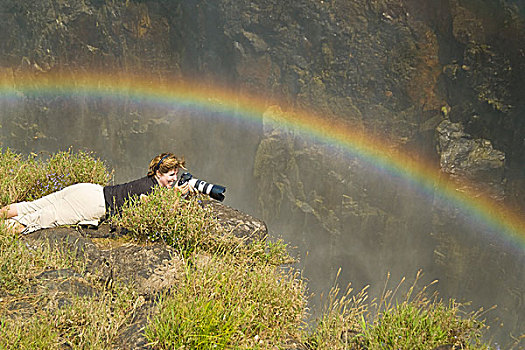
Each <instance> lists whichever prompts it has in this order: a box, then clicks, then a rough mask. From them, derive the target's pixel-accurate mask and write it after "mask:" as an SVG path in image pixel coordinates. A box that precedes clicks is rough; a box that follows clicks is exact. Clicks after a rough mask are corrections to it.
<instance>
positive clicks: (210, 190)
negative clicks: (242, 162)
mask: <svg viewBox="0 0 525 350" xmlns="http://www.w3.org/2000/svg"><path fill="white" fill-rule="evenodd" d="M186 182H188V183H189V184H190V186H191V187H193V188H194V189H196V190H197V191H199V192H201V193H204V194H207V195H208V196H210V197H211V198H213V199H216V200H218V201H220V202H222V201H223V200H224V192H226V187H224V186H220V185H214V184H210V183H208V182H206V181H203V180H199V179H195V178H194V177H193V175H191V174H190V173H182V175H181V177H180V179H179V182H178V185H179V186H180V185H183V184H185V183H186Z"/></svg>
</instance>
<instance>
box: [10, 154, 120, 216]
mask: <svg viewBox="0 0 525 350" xmlns="http://www.w3.org/2000/svg"><path fill="white" fill-rule="evenodd" d="M110 177H111V175H110V173H109V172H108V170H107V168H106V166H105V165H104V163H103V162H102V161H101V160H99V159H96V158H94V157H93V156H92V154H90V153H86V152H82V151H80V152H77V153H73V152H72V151H71V150H69V151H65V152H58V153H55V154H53V155H52V156H51V157H50V158H49V159H47V160H42V159H40V158H39V157H38V156H37V155H34V154H32V155H30V156H27V157H24V156H22V155H20V154H16V153H14V152H12V151H11V150H10V149H5V150H3V149H0V191H1V192H0V193H1V197H0V205H2V206H3V205H6V204H9V203H15V202H21V201H30V200H34V199H37V198H40V197H43V196H45V195H47V194H49V193H52V192H55V191H58V190H61V189H63V188H64V187H67V186H69V185H73V184H75V183H81V182H90V183H97V184H100V185H106V184H107V183H108V182H109V179H110Z"/></svg>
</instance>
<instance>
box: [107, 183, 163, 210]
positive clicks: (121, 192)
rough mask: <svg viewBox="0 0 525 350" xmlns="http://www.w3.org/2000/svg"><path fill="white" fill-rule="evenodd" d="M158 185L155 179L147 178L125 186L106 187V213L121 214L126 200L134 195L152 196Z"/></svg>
mask: <svg viewBox="0 0 525 350" xmlns="http://www.w3.org/2000/svg"><path fill="white" fill-rule="evenodd" d="M157 185H158V183H157V180H156V179H155V177H153V176H145V177H143V178H140V179H138V180H134V181H131V182H127V183H125V184H120V185H114V186H105V187H104V200H105V201H106V213H107V214H109V215H114V214H116V213H118V212H120V208H121V207H122V205H123V204H124V202H125V201H126V199H129V198H130V197H131V196H133V195H136V196H140V195H141V194H146V195H147V194H150V193H151V191H153V187H154V186H157Z"/></svg>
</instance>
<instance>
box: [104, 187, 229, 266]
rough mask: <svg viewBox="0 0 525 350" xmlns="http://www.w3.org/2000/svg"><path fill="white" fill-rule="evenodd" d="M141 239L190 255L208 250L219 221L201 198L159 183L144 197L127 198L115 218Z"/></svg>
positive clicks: (115, 221)
mask: <svg viewBox="0 0 525 350" xmlns="http://www.w3.org/2000/svg"><path fill="white" fill-rule="evenodd" d="M111 221H112V223H113V224H114V225H117V226H120V227H124V228H125V229H126V230H127V231H128V234H129V235H130V236H131V237H132V238H135V239H138V240H141V241H150V242H156V241H163V242H165V243H166V244H168V245H170V246H172V247H174V248H175V249H176V250H177V251H178V252H179V253H181V255H183V256H185V257H188V256H190V255H191V254H192V253H194V252H195V251H196V249H198V248H201V249H206V248H209V246H210V245H212V244H213V236H214V235H215V236H217V233H218V227H219V226H218V222H217V220H215V219H214V218H213V217H212V215H211V212H210V209H208V208H205V207H203V206H202V205H201V203H200V200H199V198H198V197H191V198H190V199H184V198H182V197H181V195H180V193H179V192H176V191H173V190H170V189H168V188H165V187H160V186H157V187H155V188H154V189H153V192H152V193H151V194H150V195H148V196H147V197H146V198H144V199H142V200H141V199H139V198H138V197H133V198H131V199H130V200H128V201H126V202H125V203H124V205H123V207H122V210H121V212H120V215H116V216H114V217H112V219H111Z"/></svg>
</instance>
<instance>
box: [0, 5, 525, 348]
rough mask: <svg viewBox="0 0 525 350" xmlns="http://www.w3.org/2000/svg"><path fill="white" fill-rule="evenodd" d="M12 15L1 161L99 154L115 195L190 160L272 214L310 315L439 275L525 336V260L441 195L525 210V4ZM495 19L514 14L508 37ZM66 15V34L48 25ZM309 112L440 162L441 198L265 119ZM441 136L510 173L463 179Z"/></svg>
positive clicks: (1, 101) (94, 9)
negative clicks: (454, 181)
mask: <svg viewBox="0 0 525 350" xmlns="http://www.w3.org/2000/svg"><path fill="white" fill-rule="evenodd" d="M0 4H1V5H2V6H3V8H4V10H5V11H4V14H3V17H0V23H1V25H2V29H3V30H4V32H5V33H7V34H8V35H7V36H6V37H7V38H8V40H6V41H5V42H4V43H2V50H1V51H2V54H1V56H0V58H1V61H0V64H1V66H0V74H1V76H2V87H4V86H6V87H8V89H9V91H14V92H16V93H8V94H5V95H2V94H0V97H1V98H0V110H1V120H0V124H1V129H0V146H1V147H2V148H10V149H12V150H14V151H17V152H21V153H24V154H28V155H29V154H31V153H32V154H38V156H39V157H46V156H47V155H49V154H51V153H54V152H56V151H59V150H67V149H70V148H71V149H72V150H73V151H75V150H88V151H92V152H94V154H95V155H96V156H97V157H100V158H101V159H102V160H104V161H105V162H106V164H107V165H108V167H109V168H110V169H113V170H114V177H113V181H114V183H122V182H125V181H129V180H133V179H136V178H138V177H141V176H144V175H145V173H146V171H147V165H148V164H149V161H150V160H151V159H152V158H153V157H154V156H155V155H157V154H159V153H161V152H166V151H169V152H173V153H175V154H177V155H179V156H184V157H185V159H186V161H187V167H188V170H189V171H190V172H191V173H192V174H193V176H194V177H196V178H199V179H203V180H205V181H207V182H211V183H216V184H220V185H224V186H225V187H226V188H227V192H226V199H225V201H224V203H225V204H226V205H228V206H231V207H234V208H236V209H239V210H241V211H243V212H246V213H247V214H250V215H253V216H255V217H258V218H261V219H263V220H264V221H265V222H266V224H267V226H268V229H269V232H270V236H271V237H270V239H279V238H282V239H284V241H286V242H289V245H290V248H291V253H292V255H294V256H295V257H296V258H297V259H298V262H297V264H296V265H295V266H296V267H297V268H298V269H300V270H302V271H303V273H302V275H303V277H304V278H305V279H306V280H307V281H308V288H309V293H311V294H312V296H311V301H310V304H311V305H310V306H311V309H312V314H313V316H312V318H315V315H316V314H317V313H318V312H319V310H320V309H321V308H322V300H321V299H322V297H321V296H322V295H326V293H327V292H328V291H329V290H330V288H331V287H332V286H333V285H334V284H335V283H338V284H339V285H340V286H342V287H343V289H344V287H346V286H347V285H348V284H351V286H352V287H353V288H354V290H355V291H356V292H358V291H360V290H361V289H362V288H364V287H365V286H370V287H369V289H368V290H369V293H370V295H371V297H372V298H375V297H380V296H381V293H382V291H383V289H384V288H385V284H387V285H388V288H389V289H395V288H396V286H397V285H398V283H399V282H400V281H401V280H402V279H403V278H406V281H405V282H404V284H403V285H402V287H401V288H400V289H399V295H400V297H402V295H403V293H404V292H405V291H406V290H407V289H408V287H409V286H410V285H411V283H412V282H413V281H414V279H415V277H416V275H417V274H418V271H422V272H423V277H422V278H421V280H420V281H419V282H418V285H419V286H421V287H423V286H424V285H426V284H429V283H431V282H432V281H434V280H438V283H437V284H435V285H433V287H432V288H431V292H433V291H436V292H438V293H439V296H440V297H442V298H443V299H445V300H446V299H448V298H453V299H456V300H458V301H459V302H471V305H470V306H468V309H469V310H478V309H479V308H481V307H482V308H484V309H490V308H491V307H492V306H494V305H497V308H495V309H494V310H491V311H489V312H488V313H487V314H486V315H485V317H486V318H487V322H488V324H489V325H490V326H491V330H490V334H489V337H492V338H493V340H494V341H496V342H498V343H499V344H503V346H506V345H509V344H511V343H513V340H512V338H511V335H512V336H513V337H518V336H519V335H521V334H524V333H525V320H524V317H525V316H524V315H525V303H524V302H523V301H524V299H525V254H524V251H523V248H522V247H520V246H519V244H518V245H516V244H515V243H513V242H511V241H509V240H507V239H506V237H505V236H504V235H503V234H502V233H501V232H498V231H497V230H496V231H495V229H494V227H492V226H490V225H489V224H488V222H484V220H483V218H481V219H480V218H473V217H471V216H469V214H468V213H466V212H465V210H464V208H462V207H460V206H458V204H457V203H454V202H452V201H450V199H449V198H447V197H446V196H443V194H442V193H441V192H440V184H439V183H438V182H439V179H441V178H443V179H444V178H448V177H452V178H453V177H454V176H457V177H460V176H465V177H469V176H470V177H469V178H468V179H469V180H470V181H472V182H473V183H476V184H477V186H479V191H480V194H481V192H483V191H487V193H489V195H491V196H493V197H494V198H495V200H496V201H499V202H501V203H502V204H503V205H508V207H509V208H511V207H512V208H518V211H519V210H521V209H524V208H525V200H524V199H523V198H524V197H523V196H524V193H525V187H524V186H523V185H524V184H525V182H524V179H525V169H524V168H525V167H523V164H524V163H523V161H524V160H525V151H524V149H525V144H524V143H523V142H524V141H523V131H524V130H525V123H524V122H523V118H520V116H522V114H523V112H524V111H525V109H524V108H525V107H524V104H523V102H522V101H520V93H519V86H520V85H519V83H520V82H521V81H522V80H521V78H520V77H523V76H524V74H525V67H524V65H523V60H522V58H523V57H522V56H523V52H521V51H520V49H519V48H520V47H522V46H520V45H521V43H522V42H523V37H522V36H521V34H522V33H523V10H522V9H523V8H524V6H523V4H522V2H520V1H513V2H499V1H486V2H484V7H483V6H481V7H480V8H482V10H479V12H476V10H475V8H476V6H475V5H476V4H474V5H473V4H470V2H468V1H465V2H462V1H452V2H447V1H439V2H432V1H427V2H422V4H420V3H416V2H414V1H393V0H392V1H378V2H367V1H356V2H355V3H352V4H350V3H349V2H335V1H325V2H323V3H322V4H318V3H317V2H316V3H314V2H309V1H300V2H297V3H293V4H291V3H290V4H288V3H287V2H282V3H281V2H273V1H257V2H253V3H252V2H244V1H239V2H237V3H236V2H232V1H219V2H214V3H212V4H210V3H208V2H205V1H183V2H177V1H172V2H170V1H161V0H158V1H131V2H129V3H128V4H127V5H124V4H120V5H116V4H110V3H109V2H105V1H90V2H85V3H83V5H79V4H77V3H75V4H72V3H70V2H68V1H58V0H57V1H46V2H43V3H42V4H30V3H29V2H24V1H21V2H18V3H15V2H11V1H5V0H4V1H1V0H0ZM52 5H54V6H52ZM425 6H428V7H429V8H428V9H425ZM51 8H53V10H51ZM487 9H493V10H494V11H496V12H495V13H498V16H494V21H493V22H490V21H488V19H487V15H486V11H487ZM43 10H46V11H47V12H44V11H43ZM48 10H49V11H48ZM505 11H506V12H505ZM509 14H510V15H509ZM505 16H507V17H505ZM13 18H14V19H13ZM56 18H61V21H62V27H65V28H67V30H65V29H63V28H62V27H61V26H60V25H58V24H56V22H55V23H54V24H49V23H52V21H54V20H55V19H56ZM509 18H510V19H509ZM500 19H501V20H500ZM97 21H98V22H97ZM505 21H507V22H505ZM95 22H96V23H98V24H97V25H95V24H94V23H95ZM502 23H507V27H505V28H500V27H499V26H502V25H503V24H502ZM508 23H512V25H508ZM498 28H499V29H498ZM496 32H498V33H502V34H498V35H501V37H498V36H497V35H496V34H495V33H496ZM480 33H481V34H480ZM502 38H504V39H505V40H503V39H502ZM483 45H485V46H483ZM487 45H488V46H489V48H490V50H489V49H487V48H486V47H487ZM498 45H499V46H498ZM483 48H485V49H483ZM483 50H485V51H483ZM520 52H521V53H520ZM520 55H521V56H520ZM487 57H490V59H489V58H487ZM508 67H511V68H512V70H508ZM510 71H512V74H511V73H509V72H510ZM22 72H24V73H25V72H29V73H30V74H32V75H33V76H34V77H35V81H37V78H42V77H46V75H51V74H57V73H58V76H60V74H61V72H62V73H63V74H64V75H67V74H70V75H71V76H75V75H76V74H77V75H78V76H82V75H83V74H88V75H89V74H90V73H95V72H103V74H105V75H107V76H109V77H112V78H114V80H115V81H119V79H120V78H121V77H122V76H123V75H137V76H140V77H146V79H150V80H151V83H152V85H155V84H163V83H166V82H169V81H177V79H184V80H185V81H193V82H195V84H201V85H209V86H213V87H215V88H218V89H220V87H221V86H224V87H225V88H228V89H231V90H233V91H235V93H236V94H237V95H238V96H239V98H240V97H242V96H247V95H250V96H257V97H258V98H260V99H261V100H262V101H265V103H266V107H267V110H266V111H257V110H254V111H251V113H253V114H255V115H256V117H255V118H247V117H245V114H246V111H245V110H243V109H242V108H239V109H238V110H235V108H234V109H232V110H231V111H229V112H228V113H225V112H221V111H220V110H219V108H218V110H217V111H213V110H210V108H203V107H201V106H189V107H188V106H182V105H177V104H173V105H166V104H160V103H156V102H155V101H151V100H148V99H146V98H144V99H138V98H136V97H134V96H131V95H130V96H120V97H118V98H115V97H112V96H104V95H103V94H100V95H96V96H94V95H90V94H85V95H82V94H75V95H72V94H69V93H68V92H67V91H62V92H57V91H58V90H59V89H57V91H55V92H53V93H39V92H38V91H36V92H35V93H29V92H25V91H23V90H20V89H18V88H17V86H18V78H19V77H20V76H21V74H22ZM494 72H496V73H497V74H496V75H494V74H493V73H494ZM489 76H490V77H497V80H496V81H493V80H491V79H496V78H489ZM57 84H58V83H57ZM79 85H81V79H79ZM482 88H484V89H485V90H482ZM210 99H213V96H210ZM232 105H234V103H232ZM287 108H289V110H287ZM293 108H297V110H307V111H309V112H311V113H314V114H316V115H321V116H323V118H326V120H333V121H334V122H335V121H337V122H341V121H343V122H348V123H349V125H354V126H355V127H356V128H360V129H362V130H364V131H366V132H367V133H370V134H373V135H377V136H378V137H382V138H384V140H390V141H389V142H391V145H392V148H393V149H396V150H398V151H400V152H405V151H407V152H411V153H416V154H417V155H418V157H420V159H421V160H422V161H423V160H424V161H426V162H428V163H429V164H432V166H433V167H434V168H433V169H430V170H429V171H431V173H432V174H435V179H436V180H435V181H436V184H435V187H434V191H429V190H428V189H422V187H421V186H420V185H418V184H417V183H414V182H413V181H411V179H410V176H409V174H401V175H393V174H392V173H389V172H388V171H385V169H384V168H382V167H381V166H380V164H379V165H378V164H375V163H374V162H372V161H371V160H370V159H367V158H366V157H363V156H360V155H359V154H356V153H355V152H353V150H351V149H348V148H345V147H344V146H341V145H338V144H337V143H335V142H330V139H325V140H319V139H316V138H313V137H311V135H308V134H306V133H304V132H303V131H302V130H299V129H293V128H290V127H285V126H282V125H279V123H277V124H275V123H273V122H271V121H270V120H269V119H268V118H267V116H265V112H267V111H274V110H281V112H282V113H283V114H286V113H288V112H290V113H292V112H293ZM279 113H280V112H279ZM443 121H450V122H451V123H457V124H458V125H459V124H461V125H462V126H463V127H464V128H465V129H464V134H461V137H459V139H461V140H472V141H473V142H474V141H476V142H478V141H479V142H478V143H479V144H482V145H485V144H486V142H488V143H489V144H490V147H491V150H492V149H494V150H496V151H498V152H501V153H502V154H504V156H505V162H504V165H500V164H499V163H497V162H495V161H493V159H492V158H490V159H488V160H487V159H485V158H483V159H481V160H482V161H485V162H486V163H490V166H491V167H487V168H483V169H481V170H479V171H478V170H476V169H477V168H475V167H474V166H473V165H472V164H468V167H467V168H465V169H466V170H464V171H463V172H461V171H459V170H458V172H455V173H451V172H447V171H445V170H446V169H445V166H444V165H443V164H444V160H443V159H445V160H448V161H450V162H454V161H456V159H454V158H452V156H450V154H448V157H450V158H446V156H447V152H446V150H444V149H443V145H442V144H440V143H439V140H438V136H437V131H436V130H438V129H439V126H440V125H443V124H441V123H442V122H443ZM462 132H463V131H462ZM327 140H328V141H327ZM458 147H459V146H458ZM465 147H466V146H464V148H465ZM469 147H470V146H469ZM481 150H486V148H482V149H481ZM458 158H459V157H458ZM465 158H468V157H466V156H465ZM464 163H465V162H463V163H461V164H460V162H458V163H457V164H460V165H461V166H463V164H464ZM473 163H474V165H476V164H479V163H483V162H478V163H476V162H475V161H474V162H473ZM454 164H456V163H454ZM483 164H484V163H483ZM494 164H496V165H494ZM458 167H459V165H458ZM458 167H456V168H455V169H457V168H458ZM460 170H461V169H460ZM465 174H466V175H465ZM479 174H481V175H479ZM478 175H479V176H478ZM472 200H473V201H475V200H476V199H475V198H473V199H472ZM520 208H521V209H520ZM522 212H523V211H522ZM521 229H522V231H523V229H525V228H523V227H522V228H521Z"/></svg>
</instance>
